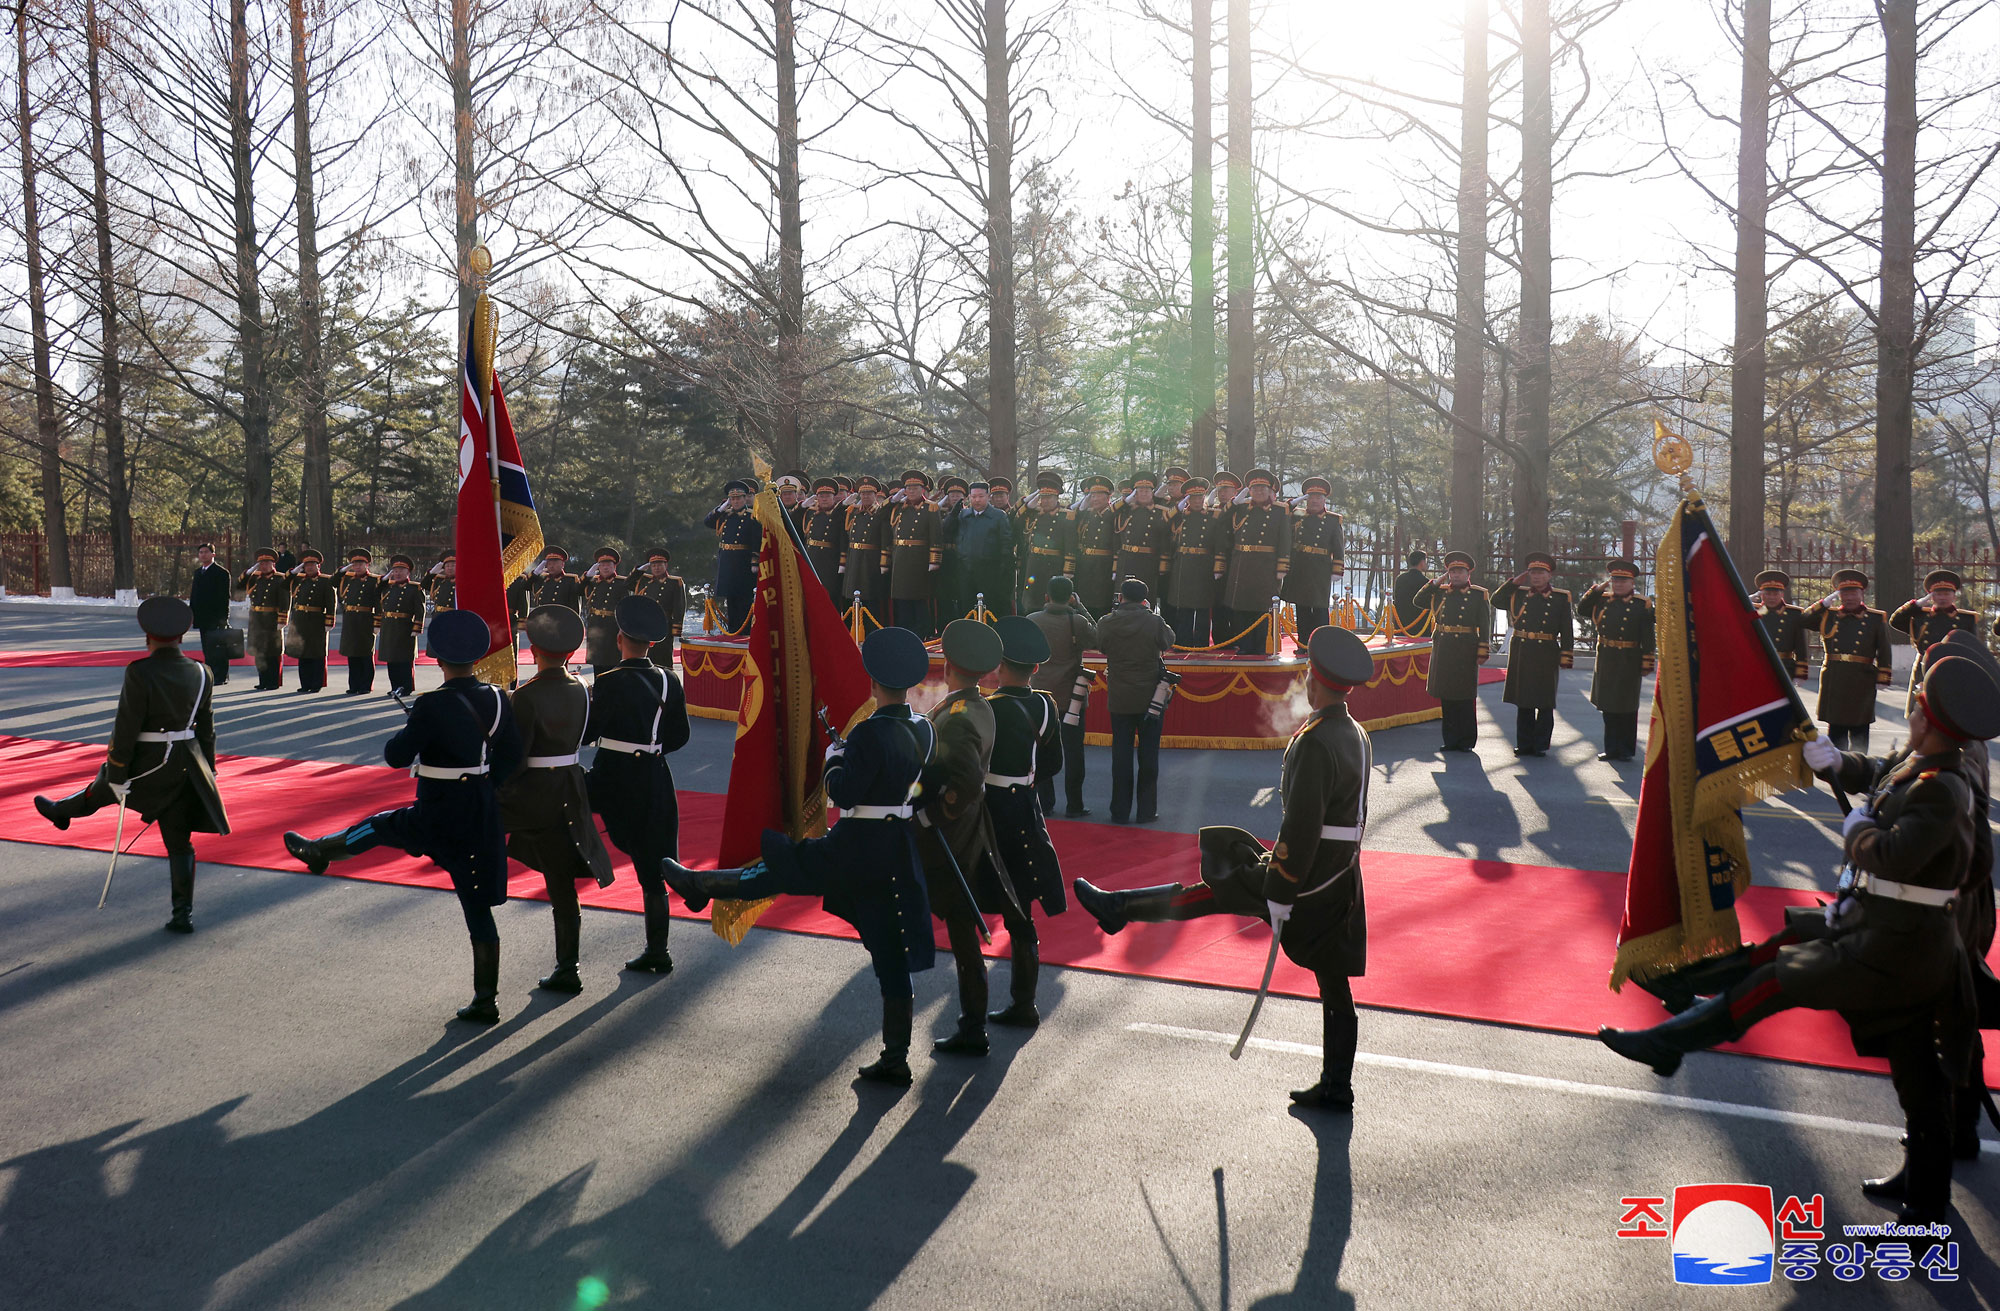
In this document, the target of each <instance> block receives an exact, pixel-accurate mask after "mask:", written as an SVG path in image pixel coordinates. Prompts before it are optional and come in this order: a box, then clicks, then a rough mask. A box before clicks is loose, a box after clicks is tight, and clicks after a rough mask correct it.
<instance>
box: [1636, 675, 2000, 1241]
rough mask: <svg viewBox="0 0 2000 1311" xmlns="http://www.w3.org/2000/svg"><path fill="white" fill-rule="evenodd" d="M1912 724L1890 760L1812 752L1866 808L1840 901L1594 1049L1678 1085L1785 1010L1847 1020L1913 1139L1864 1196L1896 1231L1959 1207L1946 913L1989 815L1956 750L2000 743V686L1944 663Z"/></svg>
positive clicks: (1957, 1047) (1959, 1004) (1958, 1045)
mask: <svg viewBox="0 0 2000 1311" xmlns="http://www.w3.org/2000/svg"><path fill="white" fill-rule="evenodd" d="M1909 726H1910V740H1909V745H1908V747H1906V748H1905V749H1903V750H1900V751H1898V752H1896V753H1895V754H1893V755H1891V756H1888V757H1886V758H1878V759H1871V758H1869V757H1867V756H1864V755H1862V754H1861V753H1860V752H1855V751H1850V752H1841V751H1839V750H1837V749H1835V748H1834V747H1833V746H1832V744H1831V743H1829V742H1827V741H1826V740H1825V739H1824V738H1818V737H1815V738H1811V739H1809V740H1808V741H1807V742H1806V743H1805V751H1806V763H1807V764H1808V765H1809V766H1811V767H1812V768H1813V769H1814V770H1815V771H1816V772H1818V773H1819V775H1820V777H1822V778H1825V779H1828V780H1830V781H1832V782H1834V783H1836V784H1837V785H1838V786H1839V787H1840V788H1841V789H1842V790H1843V791H1850V792H1855V793H1859V794H1861V795H1863V796H1865V798H1866V800H1865V801H1863V802H1862V803H1861V804H1859V805H1857V806H1855V807H1854V808H1853V810H1852V811H1851V812H1849V814H1848V815H1847V817H1846V818H1845V819H1844V820H1843V821H1842V822H1841V837H1842V841H1843V845H1844V847H1845V849H1846V858H1847V859H1846V864H1847V866H1848V868H1849V870H1850V871H1851V872H1852V873H1853V878H1852V881H1851V882H1849V881H1848V880H1847V879H1846V878H1845V877H1843V882H1842V886H1841V888H1840V890H1839V896H1838V899H1837V900H1836V901H1835V902H1834V903H1833V904H1832V905H1831V906H1819V905H1812V906H1795V907H1792V908H1791V909H1790V910H1788V911H1787V912H1786V915H1785V929H1784V931H1783V932H1781V933H1780V934H1778V935H1777V936H1776V937H1774V938H1771V939H1768V940H1767V941H1765V942H1763V943H1761V944H1758V945H1757V946H1755V947H1753V948H1751V949H1749V950H1748V951H1745V952H1743V953H1741V954H1740V956H1739V957H1738V958H1737V959H1736V960H1735V961H1733V962H1732V963H1731V966H1732V967H1731V968H1730V969H1729V971H1728V974H1730V975H1734V977H1727V976H1725V975H1723V974H1722V972H1720V971H1714V970H1711V971H1710V975H1711V979H1710V986H1719V987H1721V988H1723V989H1724V990H1723V991H1719V992H1717V993H1716V994H1715V995H1713V996H1711V997H1709V998H1707V1000H1704V1001H1701V1002H1699V1003H1697V1004H1695V1005H1693V1006H1690V1007H1689V1008H1688V1009H1686V1010H1684V1011H1682V1012H1681V1013H1680V1014H1678V1015H1676V1016H1674V1018H1672V1019H1670V1020H1667V1021H1665V1022H1664V1023H1661V1024H1658V1025H1655V1026H1654V1027H1652V1028H1650V1029H1639V1030H1626V1029H1608V1028H1607V1029H1600V1030H1599V1031H1598V1038H1599V1040H1600V1041H1602V1042H1603V1043H1604V1045H1605V1046H1607V1047H1609V1048H1611V1050H1613V1051H1615V1052H1617V1053H1618V1054H1619V1055H1621V1056H1624V1057H1627V1058H1629V1059H1631V1060H1634V1061H1638V1062H1639V1063H1641V1064H1644V1065H1650V1066H1652V1067H1653V1072H1654V1073H1655V1074H1659V1075H1671V1074H1673V1073H1674V1072H1675V1071H1676V1070H1678V1069H1679V1068H1680V1064H1681V1058H1682V1057H1683V1056H1684V1055H1685V1054H1686V1053H1688V1052H1692V1051H1700V1050H1703V1049H1705V1048H1708V1047H1713V1046H1715V1045H1716V1044H1717V1043H1722V1042H1729V1041H1733V1040H1735V1039H1737V1038H1740V1037H1742V1036H1743V1034H1744V1033H1746V1032H1747V1031H1748V1030H1749V1029H1750V1028H1751V1026H1753V1025H1755V1024H1757V1023H1758V1022H1759V1021H1761V1020H1763V1019H1766V1018H1768V1017H1769V1016H1771V1015H1774V1014H1776V1013H1777V1012H1779V1011H1782V1010H1787V1009H1790V1008H1791V1007H1795V1006H1802V1007H1806V1008H1809V1009H1812V1010H1832V1011H1839V1012H1840V1015H1841V1018H1843V1019H1844V1020H1846V1021H1847V1025H1848V1029H1849V1030H1850V1033H1851V1036H1852V1037H1853V1040H1854V1050H1855V1052H1856V1054H1857V1055H1862V1056H1883V1057H1887V1058H1888V1061H1889V1079H1890V1082H1891V1083H1892V1084H1894V1086H1895V1089H1896V1099H1897V1101H1899V1102H1900V1103H1901V1104H1902V1107H1903V1121H1904V1126H1905V1128H1906V1130H1907V1135H1906V1138H1905V1147H1904V1156H1903V1168H1902V1169H1901V1170H1899V1171H1897V1172H1896V1173H1895V1174H1894V1175H1890V1176H1888V1177H1886V1178H1881V1179H1870V1180H1867V1181H1865V1182H1864V1183H1863V1184H1862V1185H1861V1188H1862V1191H1863V1192H1865V1193H1868V1194H1870V1195H1871V1196H1876V1197H1883V1198H1887V1199H1890V1200H1893V1201H1898V1202H1900V1203H1901V1209H1900V1210H1899V1211H1898V1213H1897V1219H1898V1220H1899V1221H1901V1222H1903V1223H1906V1224H1928V1223H1933V1222H1937V1221H1942V1220H1943V1219H1944V1218H1945V1215H1946V1212H1947V1210H1948V1208H1949V1206H1950V1201H1951V1149H1952V1115H1951V1098H1952V1084H1953V1079H1954V1076H1955V1075H1956V1074H1957V1072H1958V1070H1959V1069H1960V1068H1962V1065H1961V1062H1963V1061H1964V1060H1965V1059H1966V1058H1967V1050H1966V1037H1965V1035H1966V1033H1967V1031H1968V1029H1969V1027H1970V1024H1971V1022H1972V1021H1971V1017H1970V1015H1969V1014H1968V1013H1967V1010H1966V1007H1967V1004H1968V1002H1969V1001H1970V988H1969V986H1968V973H1969V971H1968V962H1967V960H1966V956H1965V948H1964V945H1963V943H1962V942H1961V941H1960V938H1959V931H1958V927H1957V925H1956V923H1955V921H1954V917H1953V906H1954V903H1955V901H1956V900H1957V896H1958V893H1959V889H1960V886H1961V883H1962V880H1963V878H1964V874H1965V870H1966V866H1967V864H1968V863H1969V862H1970V860H1971V858H1972V853H1973V851H1974V844H1975V841H1976V835H1975V831H1974V830H1975V828H1976V827H1977V826H1978V825H1980V824H1983V823H1984V822H1985V820H1984V817H1983V816H1978V815H1976V814H1975V813H1974V809H1975V808H1974V793H1973V791H1972V788H1971V787H1970V785H1969V784H1968V783H1967V782H1966V779H1965V777H1964V774H1963V771H1962V763H1963V753H1964V750H1965V748H1966V746H1967V745H1968V744H1970V743H1973V742H1984V741H1986V740H1987V739H1989V738H1992V737H1994V736H1995V735H1996V734H2000V689H1996V688H1995V686H1994V684H1993V681H1992V679H1991V678H1990V677H1989V676H1988V674H1987V673H1986V672H1985V670H1984V669H1982V668H1981V666H1980V664H1979V663H1978V662H1976V661H1975V660H1973V659H1971V658H1968V657H1964V656H1949V657H1947V656H1940V657H1939V658H1937V659H1935V660H1933V661H1932V662H1931V665H1930V668H1929V669H1927V670H1926V671H1925V673H1924V682H1923V687H1922V690H1921V691H1920V693H1919V695H1918V698H1917V704H1916V706H1915V707H1913V708H1912V709H1911V711H1910V721H1909ZM1941 1040H1942V1041H1941ZM1941 1046H1942V1047H1943V1048H1944V1051H1943V1053H1942V1056H1941V1054H1940V1047H1941Z"/></svg>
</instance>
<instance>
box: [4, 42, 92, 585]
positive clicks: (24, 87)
mask: <svg viewBox="0 0 2000 1311" xmlns="http://www.w3.org/2000/svg"><path fill="white" fill-rule="evenodd" d="M93 31H94V29H93ZM14 49H15V53H16V54H17V55H18V56H19V64H20V75H21V76H20V92H21V228H22V232H23V234H24V235H25V237H26V238H27V258H28V331H29V332H30V334H31V335H32V336H33V338H34V354H35V436H36V440H37V443H38V444H39V445H40V447H41V465H42V535H43V537H44V538H46V539H47V541H48V544H49V590H50V593H51V594H52V595H57V596H60V595H62V594H64V593H67V592H72V591H74V590H75V587H76V584H75V583H74V581H72V579H71V577H70V571H69V516H68V514H67V513H66V512H65V509H64V506H63V491H62V448H61V442H62V432H61V429H60V428H58V427H57V425H56V385H55V376H54V374H53V373H52V372H51V368H50V364H49V319H48V305H47V301H46V299H45V293H44V291H43V287H42V226H41V216H40V214H39V213H38V211H37V205H36V195H35V167H36V166H35V138H34V124H35V116H34V111H33V109H32V108H31V106H30V104H29V99H28V11H27V6H26V5H25V4H23V6H22V8H21V11H20V12H19V13H18V14H16V15H15V17H14ZM96 66H97V65H96V59H95V47H94V46H93V47H92V63H91V68H92V69H93V71H94V70H95V69H96ZM91 103H92V108H93V122H94V121H95V116H94V115H95V106H96V101H95V99H93V100H92V102H91Z"/></svg>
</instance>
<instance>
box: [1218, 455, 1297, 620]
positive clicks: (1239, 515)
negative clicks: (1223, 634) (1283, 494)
mask: <svg viewBox="0 0 2000 1311" xmlns="http://www.w3.org/2000/svg"><path fill="white" fill-rule="evenodd" d="M1244 490H1245V491H1247V492H1248V493H1249V501H1250V503H1249V504H1248V505H1245V506H1238V507H1237V508H1236V509H1235V510H1234V511H1232V512H1231V513H1230V516H1229V520H1228V524H1229V531H1228V532H1227V533H1226V534H1224V535H1223V538H1222V542H1221V548H1222V549H1220V550H1219V551H1217V553H1216V557H1215V577H1216V580H1217V581H1218V582H1219V583H1220V584H1221V592H1220V595H1219V596H1218V598H1217V601H1216V604H1217V606H1218V607H1221V608H1226V609H1228V611H1229V613H1230V619H1231V621H1232V622H1234V623H1235V624H1236V625H1238V627H1239V628H1248V627H1249V626H1250V625H1251V624H1253V623H1255V622H1256V619H1257V616H1258V615H1259V614H1269V613H1270V610H1271V598H1272V597H1274V596H1278V595H1279V594H1280V589H1281V588H1283V587H1284V585H1285V578H1286V576H1287V575H1288V574H1289V573H1290V572H1291V567H1292V516H1291V512H1290V511H1289V510H1287V509H1286V508H1285V507H1284V506H1282V505H1279V504H1277V503H1276V498H1277V495H1278V491H1279V487H1278V476H1277V475H1276V474H1274V473H1272V472H1271V471H1270V470H1269V469H1252V470H1251V471H1250V472H1249V473H1248V474H1246V475H1245V476H1244ZM1231 636H1235V634H1231ZM1264 643H1265V634H1264V630H1263V629H1262V628H1258V629H1257V630H1256V631H1255V632H1246V633H1243V634H1242V636H1241V637H1238V638H1237V640H1236V642H1235V643H1234V646H1235V649H1236V650H1237V651H1238V652H1239V653H1241V654H1244V655H1263V654H1264V650H1265V647H1264Z"/></svg>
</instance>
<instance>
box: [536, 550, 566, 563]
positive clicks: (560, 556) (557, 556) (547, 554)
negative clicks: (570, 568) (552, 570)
mask: <svg viewBox="0 0 2000 1311" xmlns="http://www.w3.org/2000/svg"><path fill="white" fill-rule="evenodd" d="M542 559H544V560H551V559H553V560H561V561H563V562H564V563H568V561H569V552H568V551H565V550H563V549H562V548H561V547H560V546H549V547H544V548H543V550H542Z"/></svg>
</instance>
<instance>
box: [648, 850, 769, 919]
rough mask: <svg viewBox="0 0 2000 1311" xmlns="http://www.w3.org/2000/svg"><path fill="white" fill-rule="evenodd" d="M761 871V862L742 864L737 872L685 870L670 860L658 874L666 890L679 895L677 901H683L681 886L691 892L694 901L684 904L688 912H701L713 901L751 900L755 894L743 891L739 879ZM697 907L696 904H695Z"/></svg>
mask: <svg viewBox="0 0 2000 1311" xmlns="http://www.w3.org/2000/svg"><path fill="white" fill-rule="evenodd" d="M763 872H764V862H763V861H761V860H760V861H758V862H757V863H756V864H754V865H745V866H744V867H743V868H741V869H689V868H688V867H687V866H685V865H683V864H681V863H680V862H679V861H677V860H674V859H671V858H669V859H666V860H662V861H661V862H660V875H661V877H663V878H665V879H666V880H667V884H668V886H669V887H671V888H673V890H674V891H676V892H680V894H681V899H682V900H684V901H687V898H688V893H687V892H682V891H681V885H682V883H685V884H686V885H687V888H688V890H689V891H691V892H693V893H694V897H695V900H694V901H688V909H689V910H695V911H698V910H701V909H703V908H704V907H706V906H707V905H708V903H709V902H710V901H711V900H714V901H751V900H755V894H753V893H748V892H745V891H743V887H742V885H743V880H745V879H747V878H750V877H751V876H752V875H756V874H762V873H763ZM697 901H698V902H699V903H700V904H699V905H697V904H696V902H697Z"/></svg>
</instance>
